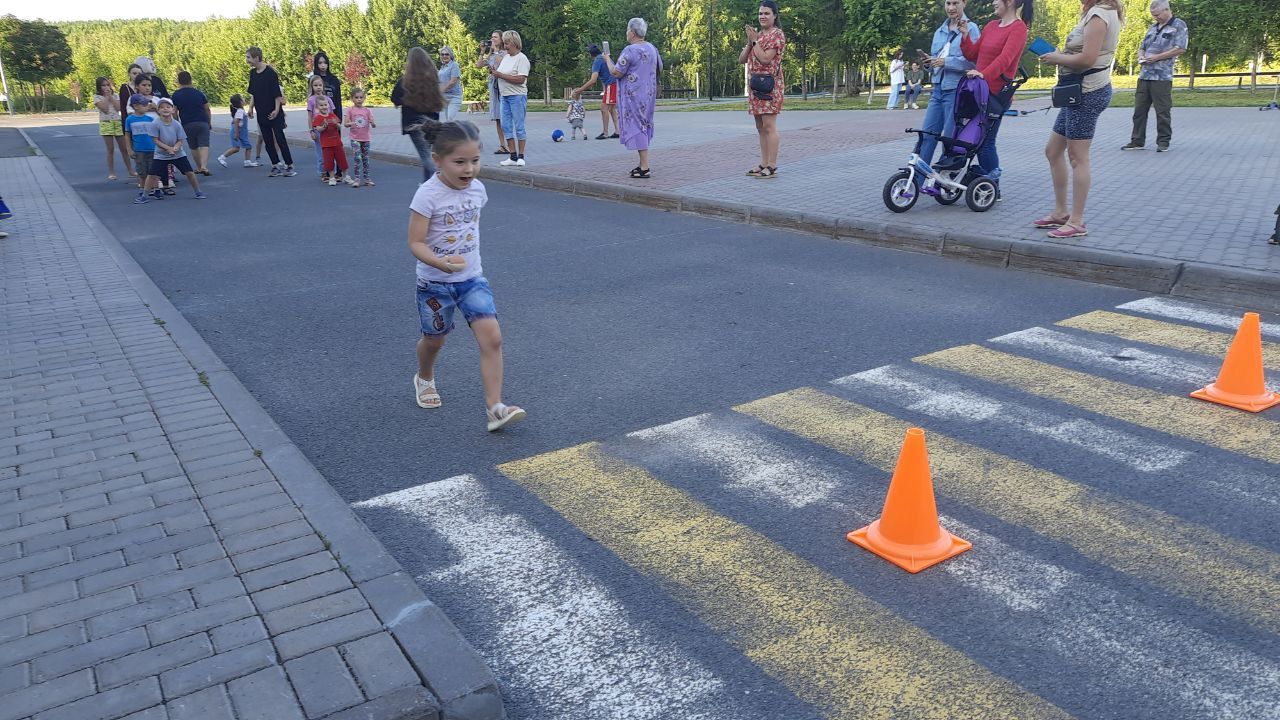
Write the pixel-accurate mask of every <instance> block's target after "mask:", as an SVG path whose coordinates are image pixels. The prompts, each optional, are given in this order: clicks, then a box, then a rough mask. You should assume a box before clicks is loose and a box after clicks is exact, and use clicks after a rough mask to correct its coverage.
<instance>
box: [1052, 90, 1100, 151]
mask: <svg viewBox="0 0 1280 720" xmlns="http://www.w3.org/2000/svg"><path fill="white" fill-rule="evenodd" d="M1110 104H1111V86H1110V85H1105V86H1103V87H1100V88H1098V89H1097V90H1093V91H1090V92H1087V93H1085V94H1084V95H1082V96H1081V97H1080V104H1079V105H1076V106H1075V107H1064V108H1062V109H1061V110H1059V111H1058V119H1057V120H1055V121H1054V122H1053V131H1054V132H1056V133H1058V134H1059V135H1061V136H1063V137H1065V138H1066V139H1068V140H1092V139H1093V131H1094V130H1096V129H1097V128H1098V116H1099V115H1101V114H1102V111H1103V110H1106V109H1107V106H1108V105H1110Z"/></svg>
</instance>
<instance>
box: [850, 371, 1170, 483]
mask: <svg viewBox="0 0 1280 720" xmlns="http://www.w3.org/2000/svg"><path fill="white" fill-rule="evenodd" d="M832 384H833V385H837V386H839V387H848V388H859V389H864V390H870V391H872V392H874V393H876V396H877V397H880V398H883V399H886V400H890V401H891V402H894V403H895V404H898V405H900V406H902V407H905V408H906V409H908V410H914V411H916V412H920V413H924V414H926V415H931V416H933V417H936V418H939V419H945V420H951V421H955V422H962V423H988V424H992V425H996V426H1003V427H1009V428H1014V429H1017V430H1020V431H1022V432H1028V433H1032V434H1035V435H1040V436H1042V437H1047V438H1049V439H1051V440H1054V441H1057V442H1060V443H1062V444H1064V445H1070V446H1072V447H1074V448H1077V449H1079V450H1083V451H1085V452H1088V453H1092V454H1095V455H1101V456H1103V457H1105V458H1107V459H1109V460H1113V461H1115V462H1120V463H1124V464H1125V465H1128V466H1129V467H1131V468H1133V469H1135V470H1138V471H1140V472H1144V473H1153V472H1165V471H1168V470H1172V469H1173V468H1175V467H1177V466H1179V465H1181V464H1182V463H1183V462H1184V461H1186V460H1187V458H1189V457H1191V453H1189V452H1187V451H1185V450H1178V449H1177V448H1172V447H1169V446H1168V445H1163V444H1161V443H1158V442H1154V441H1151V440H1146V439H1143V438H1140V437H1136V436H1134V435H1131V434H1129V433H1126V432H1120V431H1117V430H1115V429H1114V428H1109V427H1105V426H1103V425H1100V424H1098V423H1096V422H1093V421H1091V420H1085V419H1081V418H1067V417H1064V416H1062V415H1058V414H1056V413H1053V412H1050V411H1047V410H1042V409H1040V408H1033V407H1031V406H1030V405H1025V404H1022V403H1017V402H1013V401H1008V400H997V399H995V398H992V397H989V396H986V395H983V394H981V393H977V392H974V391H972V390H967V389H965V388H962V387H960V386H959V385H957V384H955V383H951V382H948V381H946V380H944V379H942V378H939V377H936V376H934V375H929V374H926V373H924V372H922V371H920V370H919V369H918V368H912V367H900V366H894V365H887V366H885V367H879V368H875V369H873V370H866V371H864V372H860V373H856V374H854V375H849V376H847V377H842V378H840V379H838V380H833V381H832Z"/></svg>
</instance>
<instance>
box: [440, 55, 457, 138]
mask: <svg viewBox="0 0 1280 720" xmlns="http://www.w3.org/2000/svg"><path fill="white" fill-rule="evenodd" d="M438 72H439V75H440V92H441V93H442V94H443V95H444V110H443V111H441V113H440V121H441V122H452V121H453V119H454V118H456V117H457V116H458V111H460V110H462V70H461V68H459V67H458V60H457V58H456V57H455V56H454V54H453V48H451V47H449V46H447V45H446V46H445V47H442V48H440V69H439V71H438Z"/></svg>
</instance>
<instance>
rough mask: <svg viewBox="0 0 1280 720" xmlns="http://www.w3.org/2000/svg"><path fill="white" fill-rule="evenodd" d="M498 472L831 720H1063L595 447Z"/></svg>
mask: <svg viewBox="0 0 1280 720" xmlns="http://www.w3.org/2000/svg"><path fill="white" fill-rule="evenodd" d="M498 469H499V470H500V471H502V472H503V473H504V474H505V475H507V476H508V477H510V478H511V479H513V480H515V481H516V482H518V483H520V484H521V485H522V486H524V487H525V488H527V489H529V490H530V491H531V492H533V493H535V494H536V495H537V496H538V497H540V498H541V499H542V500H543V501H544V502H546V503H547V504H548V505H550V506H551V507H552V508H554V509H555V510H556V511H557V512H559V513H560V514H561V515H562V516H564V517H565V518H566V519H568V520H569V521H570V522H572V523H573V524H574V525H576V526H577V527H578V528H580V529H581V530H582V531H583V532H585V533H587V534H588V535H590V536H592V537H593V538H595V539H597V540H598V541H600V542H601V543H603V544H604V546H605V547H607V548H608V549H609V550H610V551H612V552H613V553H614V554H616V555H618V556H619V557H620V558H622V560H624V561H625V562H627V563H628V564H629V565H631V566H632V567H633V568H636V569H637V570H639V571H641V572H644V573H647V574H651V575H655V576H657V577H658V578H660V580H661V581H662V582H663V584H664V585H665V586H666V587H667V588H668V589H669V590H670V591H671V592H672V593H673V594H674V595H675V596H676V597H678V598H679V599H680V600H681V601H682V602H684V603H686V604H687V605H688V606H689V607H690V608H691V609H692V610H693V611H694V612H695V613H696V614H697V615H698V616H699V617H700V618H701V619H702V620H703V621H704V622H705V623H707V624H708V625H709V626H711V627H712V628H714V629H715V630H716V631H717V632H720V633H721V634H722V635H723V636H724V637H725V638H726V639H727V640H728V642H730V643H732V644H733V645H734V646H736V647H738V648H739V649H740V650H741V651H742V652H743V653H744V654H745V655H746V656H747V657H749V658H750V659H751V660H752V661H753V662H755V663H756V664H757V665H758V666H759V667H761V668H762V669H763V670H765V672H767V673H769V674H770V675H772V676H773V677H775V678H777V679H778V680H779V681H781V682H782V683H783V684H785V685H786V686H787V687H788V688H790V689H791V691H792V692H794V693H795V694H796V696H797V697H799V698H800V699H802V700H804V701H806V702H809V703H811V704H813V705H814V706H816V707H818V708H820V709H821V710H822V711H823V712H824V713H825V714H826V715H827V716H828V717H831V718H850V719H853V718H858V719H862V718H889V717H928V718H1018V719H1021V718H1058V717H1068V716H1067V714H1066V713H1064V712H1063V711H1062V710H1061V709H1059V708H1058V707H1056V706H1054V705H1053V704H1051V703H1049V702H1048V701H1046V700H1044V699H1042V698H1040V697H1038V696H1036V695H1034V694H1031V693H1029V692H1027V691H1025V690H1023V689H1022V688H1020V687H1019V686H1018V685H1017V684H1015V683H1013V682H1011V681H1009V680H1008V679H1005V678H1002V677H1000V676H997V675H994V674H993V673H991V672H990V671H988V670H987V669H985V668H984V667H982V666H981V665H978V664H977V663H975V662H974V661H973V660H971V659H969V658H968V657H967V656H965V655H964V654H963V653H961V652H959V651H958V650H956V649H954V648H952V647H951V646H949V645H946V644H945V643H943V642H941V641H939V640H937V639H935V638H933V637H932V636H930V635H929V634H928V633H926V632H924V631H923V630H921V629H920V628H918V627H916V626H914V625H912V624H911V623H909V622H907V621H906V620H904V619H902V618H901V617H899V616H897V615H895V614H894V613H893V612H891V611H890V610H888V609H887V608H885V607H884V606H882V605H880V604H879V603H877V602H875V601H874V600H872V599H870V598H869V597H867V596H865V595H863V594H862V593H859V592H858V591H857V590H855V589H853V588H851V587H850V586H848V585H847V584H845V583H843V582H841V581H840V580H839V579H837V578H835V577H832V576H831V575H829V574H827V573H825V572H823V571H821V570H819V569H818V568H816V567H814V566H813V565H811V564H809V563H808V562H806V561H804V560H803V559H801V558H799V557H797V556H796V555H794V554H793V553H791V552H789V551H787V550H786V549H784V548H782V547H780V546H778V545H777V544H776V543H774V542H773V541H771V540H769V539H768V538H767V537H765V536H763V535H761V534H760V533H758V532H756V531H754V530H752V529H750V528H748V527H746V526H744V525H741V524H739V523H737V522H734V521H732V520H730V519H728V518H726V517H724V516H722V515H719V514H717V513H716V512H715V511H714V510H712V509H711V508H709V507H707V506H706V505H703V504H702V503H700V502H698V501H697V500H694V499H693V498H691V497H689V496H688V495H686V494H685V493H683V492H681V491H679V490H677V489H675V488H673V487H671V486H669V485H667V484H665V483H663V482H661V481H660V480H658V479H657V478H655V477H653V476H652V475H650V474H649V473H648V472H646V471H645V470H644V469H642V468H640V467H637V466H635V465H632V464H629V463H626V462H624V461H621V460H618V459H616V458H612V457H609V456H607V455H605V454H604V453H603V452H601V450H600V448H599V446H598V445H596V444H595V443H589V444H586V445H580V446H577V447H572V448H568V449H565V450H560V451H556V452H551V453H546V454H544V455H538V456H535V457H532V458H528V459H525V460H519V461H515V462H510V463H506V464H503V465H500V466H498ZM832 532H833V533H836V534H837V535H839V533H840V532H841V529H840V528H833V529H832ZM852 551H853V548H851V550H850V552H852Z"/></svg>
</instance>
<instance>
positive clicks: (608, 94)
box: [573, 42, 619, 140]
mask: <svg viewBox="0 0 1280 720" xmlns="http://www.w3.org/2000/svg"><path fill="white" fill-rule="evenodd" d="M587 54H588V55H590V56H591V77H589V78H587V81H586V82H585V83H583V84H582V86H581V87H579V88H577V89H575V90H574V93H573V94H574V95H577V94H580V93H583V92H586V91H587V90H590V89H591V88H593V87H595V84H596V81H597V80H598V81H600V82H601V83H603V85H602V87H603V88H604V92H603V94H602V95H601V96H600V122H601V123H602V125H601V129H600V134H599V135H597V136H596V139H597V140H607V139H609V138H616V137H618V128H619V126H618V78H616V77H614V76H613V74H612V73H610V72H609V65H608V62H607V61H606V60H605V55H608V54H609V43H608V42H605V43H604V52H603V53H601V52H600V46H599V45H596V44H595V43H592V44H591V47H589V48H587ZM610 119H612V120H613V134H612V135H610V134H609V120H610Z"/></svg>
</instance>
